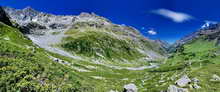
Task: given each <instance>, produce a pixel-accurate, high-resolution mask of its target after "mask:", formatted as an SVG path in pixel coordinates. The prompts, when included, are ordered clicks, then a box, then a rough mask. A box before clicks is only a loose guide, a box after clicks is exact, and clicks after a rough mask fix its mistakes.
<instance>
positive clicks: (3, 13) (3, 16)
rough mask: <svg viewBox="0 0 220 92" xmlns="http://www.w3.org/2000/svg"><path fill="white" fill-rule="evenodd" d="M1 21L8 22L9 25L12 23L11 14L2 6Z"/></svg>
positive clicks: (0, 11)
mask: <svg viewBox="0 0 220 92" xmlns="http://www.w3.org/2000/svg"><path fill="white" fill-rule="evenodd" d="M0 21H1V22H3V23H5V24H7V25H12V24H11V22H10V20H9V16H8V15H7V13H6V12H5V11H4V9H3V8H2V7H1V6H0Z"/></svg>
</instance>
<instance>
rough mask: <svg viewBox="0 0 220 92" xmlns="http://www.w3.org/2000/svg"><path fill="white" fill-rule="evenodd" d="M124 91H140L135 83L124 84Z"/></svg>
mask: <svg viewBox="0 0 220 92" xmlns="http://www.w3.org/2000/svg"><path fill="white" fill-rule="evenodd" d="M123 92H138V89H137V87H136V85H135V84H128V85H125V86H124V91H123Z"/></svg>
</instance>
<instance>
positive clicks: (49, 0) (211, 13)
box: [0, 0, 220, 43]
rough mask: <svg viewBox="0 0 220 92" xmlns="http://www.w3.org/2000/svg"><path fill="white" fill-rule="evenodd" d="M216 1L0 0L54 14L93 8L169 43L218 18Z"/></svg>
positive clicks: (92, 9)
mask: <svg viewBox="0 0 220 92" xmlns="http://www.w3.org/2000/svg"><path fill="white" fill-rule="evenodd" d="M219 4H220V0H0V5H1V6H10V7H13V8H18V9H21V8H25V7H27V6H31V7H33V8H34V9H36V10H39V11H43V12H48V13H53V14H61V15H78V14H80V12H90V13H91V12H94V13H96V14H98V15H100V16H104V17H106V18H108V19H110V20H111V21H112V22H114V23H116V24H125V25H129V26H133V27H135V28H137V29H138V30H140V31H141V33H142V34H143V35H145V36H147V37H149V38H151V39H162V40H166V41H168V42H170V43H172V42H174V41H176V40H178V39H180V38H181V37H184V36H185V35H187V34H190V33H192V32H194V31H196V30H197V29H199V28H200V27H201V26H202V25H203V24H204V23H205V22H204V21H220V11H219V9H220V5H219Z"/></svg>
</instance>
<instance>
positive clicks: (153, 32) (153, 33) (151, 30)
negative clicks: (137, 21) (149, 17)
mask: <svg viewBox="0 0 220 92" xmlns="http://www.w3.org/2000/svg"><path fill="white" fill-rule="evenodd" d="M147 33H148V34H150V35H157V32H156V31H155V30H154V29H150V30H148V31H147Z"/></svg>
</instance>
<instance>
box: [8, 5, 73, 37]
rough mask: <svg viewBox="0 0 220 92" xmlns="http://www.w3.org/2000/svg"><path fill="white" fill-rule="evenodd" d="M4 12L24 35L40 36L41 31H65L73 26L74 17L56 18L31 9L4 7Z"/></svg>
mask: <svg viewBox="0 0 220 92" xmlns="http://www.w3.org/2000/svg"><path fill="white" fill-rule="evenodd" d="M4 10H5V11H6V12H7V13H8V14H9V16H10V17H11V19H12V21H14V22H16V23H18V24H19V26H20V27H21V29H24V30H25V32H24V33H32V34H35V33H37V34H39V32H37V31H39V30H41V31H42V33H41V34H43V33H44V31H46V30H45V29H47V30H52V29H65V28H67V26H71V24H72V21H73V19H74V18H75V17H74V16H61V15H60V16H59V15H57V16H55V15H52V14H47V13H43V12H39V11H36V10H34V9H32V8H31V7H27V8H24V9H14V8H10V7H4ZM24 30H23V31H24Z"/></svg>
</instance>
